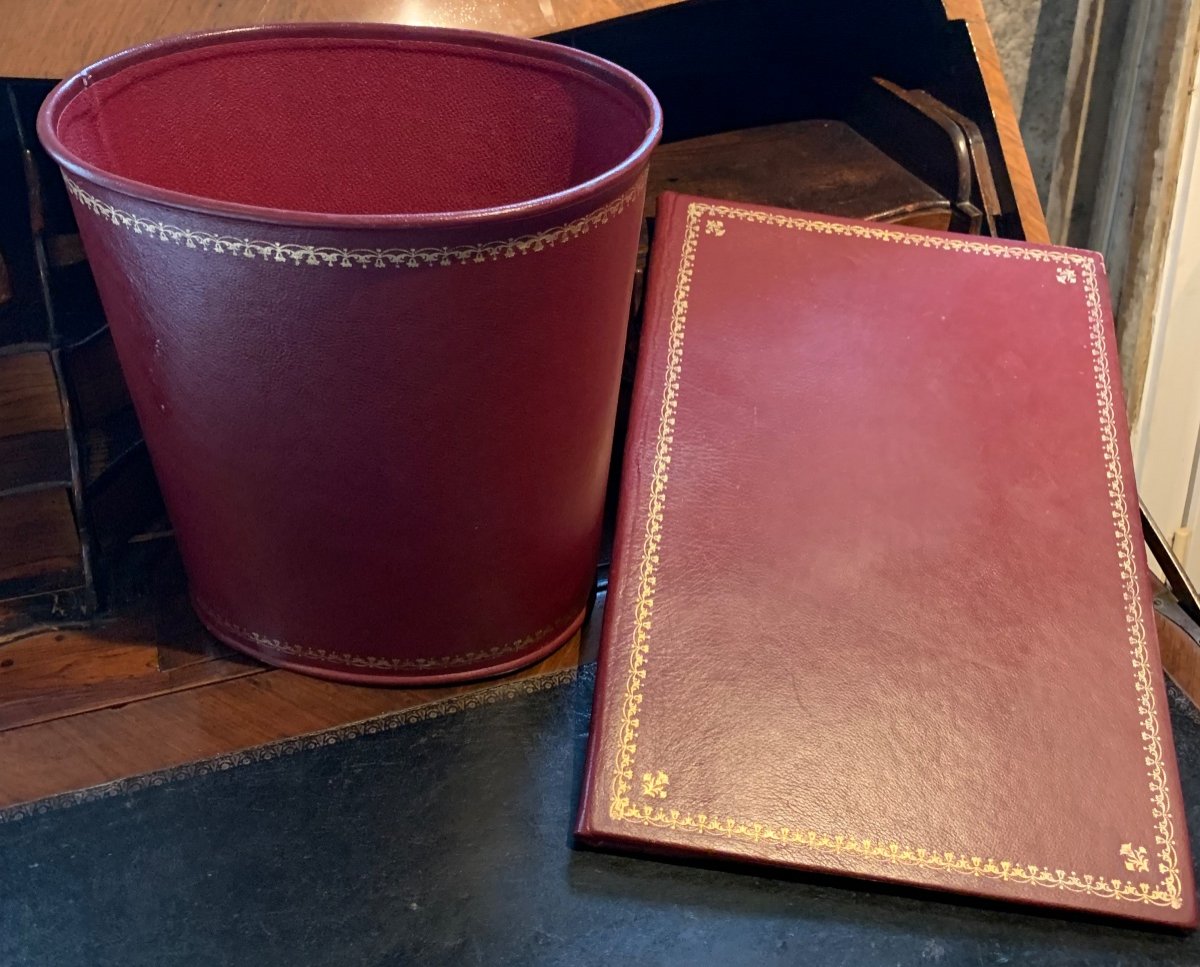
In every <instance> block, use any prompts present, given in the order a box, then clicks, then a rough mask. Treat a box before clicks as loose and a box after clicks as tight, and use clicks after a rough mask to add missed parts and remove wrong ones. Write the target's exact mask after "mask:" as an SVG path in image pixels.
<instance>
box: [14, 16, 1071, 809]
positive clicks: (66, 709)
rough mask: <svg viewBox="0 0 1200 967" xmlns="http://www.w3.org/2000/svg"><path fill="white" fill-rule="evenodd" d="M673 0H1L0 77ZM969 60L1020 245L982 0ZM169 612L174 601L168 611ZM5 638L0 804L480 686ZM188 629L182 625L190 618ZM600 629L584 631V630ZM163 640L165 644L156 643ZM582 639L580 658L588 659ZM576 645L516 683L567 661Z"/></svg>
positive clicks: (133, 644)
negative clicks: (349, 26)
mask: <svg viewBox="0 0 1200 967" xmlns="http://www.w3.org/2000/svg"><path fill="white" fill-rule="evenodd" d="M668 2H669V0H580V2H575V3H568V2H565V0H503V2H497V3H494V4H480V3H477V2H475V0H446V2H440V3H439V2H435V0H393V2H386V0H360V2H350V0H225V2H224V3H221V4H214V3H209V2H204V0H119V2H118V0H74V2H72V0H5V4H4V6H5V9H4V22H5V28H6V29H5V30H4V32H3V34H0V76H2V75H9V76H24V77H42V78H46V77H61V76H65V75H67V74H70V73H72V72H73V71H75V70H77V69H79V68H80V67H82V66H84V65H86V64H88V63H91V62H93V61H94V60H96V59H98V58H100V57H102V56H104V55H106V54H109V53H112V52H115V51H117V50H120V49H123V48H125V47H129V46H132V45H135V44H138V43H141V42H144V41H147V40H150V39H153V38H155V37H160V36H164V35H168V34H172V33H178V32H182V31H187V30H196V29H204V28H216V27H225V26H235V25H240V24H248V23H261V22H268V21H280V20H307V21H316V20H339V19H340V20H382V21H392V22H404V23H420V24H435V25H442V26H463V27H472V28H478V29H487V30H496V31H503V32H508V33H517V34H525V35H537V34H543V33H548V32H551V31H556V30H564V29H567V28H570V27H574V26H580V25H583V24H587V23H590V22H593V21H596V20H599V19H605V18H610V17H614V16H618V15H620V14H624V13H630V12H635V11H639V10H645V9H648V8H651V7H657V6H665V5H666V4H667V3H668ZM944 3H945V7H946V10H947V15H948V17H949V18H951V19H961V20H963V21H964V22H965V23H966V25H967V28H968V31H969V34H970V38H971V41H972V44H973V47H974V50H975V53H976V56H977V58H978V61H979V64H980V67H981V71H982V74H983V78H984V83H985V87H986V90H987V95H988V100H989V103H990V106H991V109H992V111H993V114H994V117H995V122H996V127H997V130H998V133H999V136H1000V141H1001V147H1002V150H1003V152H1004V157H1005V161H1006V165H1007V168H1008V171H1009V174H1010V177H1011V180H1012V184H1013V189H1014V194H1015V197H1016V200H1017V208H1018V212H1019V215H1020V218H1021V222H1022V226H1023V228H1024V232H1025V235H1026V237H1027V238H1029V239H1031V240H1035V241H1046V240H1047V235H1046V228H1045V221H1044V219H1043V217H1042V212H1041V207H1040V205H1039V203H1038V198H1037V194H1036V191H1035V189H1034V183H1033V178H1032V174H1031V173H1030V170H1029V164H1028V161H1027V159H1026V156H1025V151H1024V147H1023V145H1022V143H1021V139H1020V134H1019V131H1018V128H1017V123H1016V117H1015V113H1014V111H1013V107H1012V103H1011V100H1010V98H1009V94H1008V89H1007V86H1006V84H1005V82H1004V78H1003V74H1002V71H1001V69H1000V64H999V59H998V56H997V54H996V50H995V46H994V44H993V43H992V38H991V34H990V32H989V30H988V27H987V22H986V20H985V19H984V16H983V10H982V7H981V5H980V0H944ZM172 609H174V610H172ZM122 620H124V619H122V618H121V617H120V616H117V617H115V618H110V619H107V620H106V621H103V622H101V623H99V624H98V625H96V626H94V627H89V628H87V629H79V630H69V629H66V630H60V629H56V630H53V631H42V632H40V633H35V634H26V635H25V636H24V637H23V638H21V639H20V640H15V641H12V640H10V641H8V642H2V641H0V645H2V646H3V647H0V760H2V761H4V762H5V763H6V767H5V769H4V770H2V771H0V807H3V806H5V805H11V804H14V803H18V802H23V801H28V800H30V799H34V798H40V797H43V796H48V795H52V794H54V793H58V792H63V791H66V790H74V789H79V788H82V787H85V786H89V785H95V784H98V783H102V782H106V781H110V780H113V779H118V778H121V777H125V776H131V775H137V774H140V773H144V772H147V771H150V770H155V769H162V768H169V767H172V766H177V765H181V764H184V763H187V762H191V761H195V760H197V759H202V758H207V757H210V756H214V755H218V754H221V753H225V752H231V751H236V750H240V749H244V748H247V747H250V746H253V745H257V744H261V743H264V742H269V741H274V740H277V739H281V738H287V737H290V736H294V735H299V734H302V733H306V732H312V731H320V730H323V729H327V728H332V727H335V726H337V725H341V724H344V723H346V722H351V721H356V720H359V719H363V718H368V717H371V716H375V715H379V714H384V713H387V712H393V711H397V710H402V709H408V708H413V707H417V706H420V705H422V704H426V703H429V702H431V701H433V700H435V699H438V698H443V697H446V696H448V695H468V694H470V693H471V691H472V689H473V688H477V687H478V686H460V687H457V688H452V689H446V688H440V689H403V690H401V689H388V690H385V689H372V688H363V687H355V686H347V685H335V684H332V683H328V682H321V681H317V680H314V679H309V678H305V677H303V676H299V675H296V674H293V673H290V672H286V671H281V670H278V669H271V668H266V667H264V666H261V665H258V664H255V663H253V662H250V661H248V660H246V659H242V658H240V657H239V656H236V655H234V654H233V653H231V652H229V651H228V650H227V649H224V648H222V647H220V646H218V645H216V644H215V643H213V642H212V641H211V639H208V638H207V636H205V635H204V634H203V632H202V631H201V630H200V629H199V626H198V625H196V624H195V619H194V617H193V616H191V615H190V612H189V611H188V610H187V609H186V606H181V599H179V598H178V597H176V598H174V599H167V600H166V601H165V610H164V612H163V613H162V614H159V615H154V616H151V619H150V620H149V622H148V623H146V616H145V615H143V616H141V618H139V619H137V620H139V621H142V624H140V625H138V626H136V627H133V626H129V625H128V623H126V624H124V625H123V624H122ZM189 621H190V622H191V624H190V625H189V624H188V622H189ZM596 628H597V623H596V622H595V621H593V622H591V623H590V624H589V625H588V627H587V631H588V632H589V633H590V634H591V635H592V636H593V637H594V635H595V634H596ZM164 641H169V642H171V644H164V643H163V642H164ZM586 650H587V649H586V646H584V649H583V654H586ZM580 658H581V645H580V643H579V642H578V641H576V642H574V643H572V644H571V645H568V646H567V647H566V648H564V649H563V650H562V651H560V652H559V653H557V654H556V655H554V656H552V657H551V658H550V659H547V660H546V661H545V662H543V663H542V664H541V665H539V666H537V667H536V668H534V669H529V670H527V671H525V672H522V673H520V675H519V676H517V677H528V676H536V675H546V674H551V673H553V672H555V671H557V670H561V669H563V668H565V667H570V666H571V665H573V664H575V663H577V662H578V661H579V660H580Z"/></svg>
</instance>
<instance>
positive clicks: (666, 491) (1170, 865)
mask: <svg viewBox="0 0 1200 967" xmlns="http://www.w3.org/2000/svg"><path fill="white" fill-rule="evenodd" d="M658 223H659V225H658V230H657V238H656V242H655V245H654V250H653V253H652V259H651V269H650V279H649V288H648V300H647V306H646V319H645V331H644V336H643V342H642V356H641V359H640V361H639V370H638V375H637V382H636V389H635V394H634V403H633V409H632V412H631V422H630V432H629V438H628V446H627V450H626V455H625V465H626V470H625V474H624V478H623V484H622V487H623V489H622V493H621V508H620V513H619V519H618V524H617V535H616V547H615V558H614V563H613V573H612V581H611V585H610V592H609V603H608V608H607V614H606V616H605V627H604V633H603V642H602V646H601V647H602V652H601V660H600V670H599V680H598V686H597V698H596V708H595V716H594V719H593V728H592V736H591V743H590V748H589V760H588V772H587V779H586V784H585V785H586V788H585V792H584V801H583V807H582V815H581V819H580V823H579V834H580V836H581V837H582V838H583V839H584V840H586V841H590V842H592V843H595V844H601V845H608V846H616V847H622V848H630V849H644V850H652V851H659V852H665V853H679V854H692V855H696V854H700V855H704V856H711V857H716V858H722V859H734V860H743V861H751V862H757V863H769V864H775V865H780V866H787V867H795V868H799V869H804V870H816V871H825V872H830V873H837V874H845V875H850V876H856V877H864V878H869V879H876V880H889V881H895V882H901V883H907V884H914V885H918V886H921V887H929V888H935V889H943V890H951V891H956V892H961V893H968V894H975V895H979V896H985V897H994V898H999V899H1005V900H1014V901H1022V902H1027V903H1034V904H1041V905H1046V906H1057V907H1069V908H1073V909H1077V910H1084V911H1089V912H1094V913H1100V914H1112V915H1118V916H1126V917H1132V918H1138V919H1144V920H1152V921H1158V922H1163V923H1170V924H1175V925H1189V926H1191V925H1194V924H1195V921H1196V909H1195V890H1194V886H1193V880H1192V872H1191V856H1190V851H1189V848H1188V841H1187V830H1186V827H1185V823H1184V818H1183V816H1184V814H1183V804H1182V802H1181V800H1180V788H1179V778H1178V774H1177V771H1176V765H1175V756H1174V750H1173V746H1172V739H1171V731H1170V724H1169V722H1168V719H1167V708H1166V697H1165V693H1164V690H1163V676H1162V669H1161V665H1160V660H1159V653H1158V644H1157V641H1156V639H1155V636H1154V623H1153V620H1152V612H1151V603H1150V594H1149V586H1148V581H1147V575H1146V568H1145V561H1144V555H1143V547H1142V542H1141V538H1140V536H1139V533H1138V530H1137V524H1136V513H1137V497H1136V495H1135V493H1134V484H1133V472H1132V468H1131V464H1130V457H1129V447H1128V429H1127V425H1126V419H1125V407H1124V402H1123V400H1122V396H1121V389H1120V385H1119V375H1118V362H1117V356H1116V352H1115V349H1114V345H1113V344H1114V339H1113V334H1112V329H1111V324H1110V310H1109V303H1108V296H1107V291H1106V283H1105V278H1104V269H1103V265H1102V262H1101V260H1100V258H1099V256H1096V255H1094V254H1092V253H1088V252H1081V251H1075V250H1068V249H1056V248H1050V247H1046V246H1035V245H1029V244H1024V243H1016V242H999V241H994V240H988V241H978V240H972V239H970V238H966V237H963V236H955V235H949V234H941V233H934V232H922V231H918V230H911V229H903V230H901V229H896V228H893V227H882V226H879V225H873V224H870V223H865V222H853V221H847V220H839V219H835V218H828V217H822V216H809V215H802V214H797V213H794V212H788V211H783V210H779V209H770V208H759V207H752V206H748V205H741V204H726V203H721V202H715V201H706V200H702V199H698V198H692V197H686V196H681V195H666V196H664V198H663V199H662V200H661V201H660V203H659V217H658Z"/></svg>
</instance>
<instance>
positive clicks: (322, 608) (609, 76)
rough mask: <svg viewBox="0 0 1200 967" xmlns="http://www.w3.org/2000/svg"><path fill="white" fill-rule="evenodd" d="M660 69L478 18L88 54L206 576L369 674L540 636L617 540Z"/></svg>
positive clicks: (99, 187) (308, 28)
mask: <svg viewBox="0 0 1200 967" xmlns="http://www.w3.org/2000/svg"><path fill="white" fill-rule="evenodd" d="M660 129H661V115H660V111H659V108H658V105H657V103H656V101H655V99H654V97H653V95H652V94H651V93H650V91H649V90H648V89H647V88H646V87H645V85H644V84H642V83H641V82H640V81H639V80H637V79H636V78H635V77H633V76H632V75H630V74H629V73H627V72H625V71H624V70H621V69H620V68H618V67H616V66H614V65H612V64H609V63H607V62H605V61H603V60H600V59H599V58H596V57H593V56H590V55H587V54H583V53H580V52H578V51H574V50H570V49H567V48H563V47H559V46H556V45H552V44H546V43H541V42H537V41H531V40H523V39H514V38H507V37H499V36H492V35H487V34H481V33H474V32H468V31H458V30H435V29H427V28H413V27H398V26H384V25H361V24H358V25H350V24H338V25H330V24H323V25H280V26H269V27H258V28H249V29H239V30H228V31H220V32H215V33H205V34H193V35H189V36H185V37H179V38H172V39H169V40H164V41H160V42H156V43H152V44H149V45H146V46H144V47H139V48H136V49H134V50H130V51H127V52H125V53H121V54H117V55H115V56H113V57H109V58H107V59H106V60H103V61H100V62H99V63H97V64H95V65H93V66H92V67H89V68H87V69H86V70H84V71H82V72H80V73H79V74H78V75H76V76H75V77H72V78H70V79H69V80H67V81H65V82H63V83H62V84H61V85H59V87H58V88H56V89H55V91H54V92H53V93H52V94H51V96H50V97H49V99H48V100H47V102H46V104H45V105H44V106H43V108H42V112H41V115H40V117H39V119H38V132H39V135H40V137H41V139H42V142H43V144H44V145H45V146H46V148H47V150H48V151H49V152H50V153H51V154H52V155H53V156H54V158H55V159H56V160H57V161H58V163H59V164H60V165H61V167H62V169H63V174H64V177H65V179H66V185H67V189H68V191H69V193H70V196H71V199H72V204H73V206H74V209H75V214H76V217H77V219H78V221H79V228H80V233H81V235H82V238H83V242H84V246H85V249H86V251H87V254H88V258H89V260H90V262H91V265H92V269H93V271H94V274H95V277H96V282H97V285H98V287H99V290H100V295H101V298H102V301H103V303H104V307H105V311H106V313H107V315H108V318H109V322H110V325H111V327H112V332H113V337H114V340H115V342H116V346H117V350H118V354H119V357H120V362H121V366H122V369H123V371H124V373H125V376H126V379H127V381H128V383H129V387H130V391H131V393H132V395H133V400H134V404H135V406H136V409H137V413H138V417H139V419H140V420H141V424H142V429H143V432H144V434H145V437H146V442H147V445H148V447H149V450H150V454H151V457H152V459H153V462H154V467H155V470H156V472H157V474H158V477H159V481H160V483H161V485H162V490H163V494H164V497H165V499H166V503H167V509H168V512H169V514H170V516H171V520H172V523H173V525H174V528H175V532H176V534H177V536H178V540H179V546H180V550H181V553H182V555H183V560H184V565H185V568H186V570H187V574H188V580H189V586H190V590H191V595H192V599H193V601H194V603H195V606H196V609H197V611H198V613H199V614H200V616H201V618H202V619H203V621H204V622H205V624H206V625H207V626H208V627H209V628H210V629H211V630H212V632H213V633H214V634H216V635H217V636H218V637H219V638H222V639H223V640H225V641H227V642H229V643H230V644H232V645H234V646H236V647H237V648H240V649H242V650H243V651H246V652H249V653H250V654H253V655H256V656H258V657H259V658H261V659H263V660H265V661H267V662H270V663H272V664H276V665H283V666H287V667H292V668H296V669H300V670H303V671H307V672H311V673H313V674H316V675H322V676H326V677H329V678H338V679H345V680H351V681H376V682H378V681H383V682H396V683H404V682H417V681H421V682H444V681H452V680H458V679H467V678H474V677H480V676H484V675H491V674H496V673H499V672H503V671H506V670H509V669H512V668H516V667H518V666H520V665H524V664H528V663H530V662H533V661H535V660H536V659H538V658H540V657H542V656H543V655H545V654H547V653H548V652H549V651H551V650H552V649H554V648H555V647H557V646H558V645H559V644H561V643H562V642H563V641H565V640H566V639H567V638H569V636H570V635H571V634H572V633H573V632H574V631H575V630H576V629H577V628H578V626H579V624H580V623H581V621H582V616H583V611H584V607H585V604H586V601H587V598H588V594H589V590H590V586H591V582H592V576H593V570H594V565H595V554H596V548H597V544H598V539H599V530H600V516H601V508H602V503H603V496H604V486H605V480H606V471H607V466H608V461H609V451H610V441H611V437H612V429H613V419H614V413H615V409H616V399H617V386H618V381H619V375H620V373H619V370H620V365H621V357H622V352H623V343H624V335H625V324H626V317H627V312H628V305H629V294H630V288H631V285H632V278H633V271H634V260H635V253H636V247H637V241H638V235H639V229H640V223H641V210H642V196H643V191H644V185H645V168H646V163H647V160H648V156H649V153H650V151H651V149H652V148H653V147H654V144H655V143H656V141H657V139H658V137H659V133H660Z"/></svg>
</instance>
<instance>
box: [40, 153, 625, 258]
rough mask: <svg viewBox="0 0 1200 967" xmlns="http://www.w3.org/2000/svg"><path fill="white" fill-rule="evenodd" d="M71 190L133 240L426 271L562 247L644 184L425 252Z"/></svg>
mask: <svg viewBox="0 0 1200 967" xmlns="http://www.w3.org/2000/svg"><path fill="white" fill-rule="evenodd" d="M63 181H65V182H66V185H67V191H68V192H70V193H71V195H73V196H74V197H75V199H76V200H77V201H78V202H79V203H80V204H81V205H83V207H84V208H86V209H87V210H88V211H90V212H91V213H92V214H93V215H98V216H99V217H100V218H103V219H105V220H107V221H110V222H112V223H113V224H114V225H116V226H118V227H119V228H124V229H126V230H128V231H131V232H133V233H134V234H135V235H146V236H148V237H150V238H153V239H156V240H158V241H160V242H170V243H173V244H175V245H180V246H183V247H184V248H191V249H197V250H199V251H203V252H213V253H216V254H220V255H236V256H239V257H241V258H248V259H263V260H264V261H267V262H283V263H291V264H292V265H318V266H320V265H324V266H328V267H335V266H336V267H340V268H347V269H348V268H354V267H355V266H358V267H361V268H364V269H388V268H408V269H418V268H421V267H422V266H439V265H461V264H464V263H472V262H495V261H497V260H499V259H509V258H513V257H515V256H518V255H529V254H531V253H533V252H541V251H542V250H543V249H547V248H553V247H555V246H556V245H564V244H566V243H567V242H570V241H572V240H573V239H576V238H579V237H580V236H582V235H586V234H587V233H588V232H590V231H591V230H592V229H594V228H597V227H598V226H600V225H603V224H605V223H606V222H608V220H609V219H611V218H615V217H616V216H617V215H620V214H621V213H622V212H623V211H624V210H625V209H626V208H628V207H629V205H630V204H632V203H634V202H639V201H640V199H641V197H642V190H643V188H644V186H645V182H644V180H639V181H638V182H637V184H635V185H634V186H633V187H632V188H629V189H628V190H627V191H625V192H623V193H622V194H621V195H619V196H618V197H616V198H614V199H613V200H612V201H610V202H609V203H608V204H606V205H603V206H602V207H600V208H597V209H596V210H595V211H593V212H589V213H588V214H587V215H584V216H582V217H581V218H577V219H575V220H574V221H571V222H567V223H566V224H564V225H556V226H554V227H553V228H547V229H545V230H544V231H541V232H537V233H536V234H533V235H520V236H517V237H515V238H505V239H499V240H497V241H492V242H480V243H479V244H476V245H458V246H449V247H440V248H439V247H436V246H432V247H424V248H334V247H330V246H324V245H304V244H301V243H299V242H287V241H278V240H277V241H263V240H260V239H252V238H238V237H236V236H234V235H214V234H213V233H212V232H201V231H197V230H195V229H190V228H181V227H179V226H178V225H172V224H170V223H168V222H159V221H155V220H154V219H151V218H143V217H142V216H141V215H138V214H135V213H134V212H127V211H123V210H122V209H120V208H115V207H114V206H112V205H110V204H109V203H108V202H106V201H102V200H101V199H99V198H97V197H96V196H95V195H93V194H90V193H89V192H88V191H86V190H85V189H83V188H82V187H80V186H79V185H78V184H76V183H75V182H74V181H72V180H71V179H70V178H69V177H67V176H66V175H63Z"/></svg>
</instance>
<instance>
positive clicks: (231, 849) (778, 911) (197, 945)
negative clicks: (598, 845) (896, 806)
mask: <svg viewBox="0 0 1200 967" xmlns="http://www.w3.org/2000/svg"><path fill="white" fill-rule="evenodd" d="M591 686H592V679H591V669H590V667H589V668H585V669H584V670H583V672H581V674H580V676H579V678H578V679H577V680H576V681H573V682H571V681H568V682H565V683H562V684H560V685H558V686H557V687H554V688H551V689H548V690H546V691H541V692H538V693H536V694H532V695H522V696H519V697H515V698H510V699H507V700H505V701H500V702H497V703H496V704H494V705H490V706H487V707H482V708H476V709H472V710H467V711H463V712H460V713H458V714H453V715H447V716H445V717H441V718H437V719H433V720H429V721H424V722H419V723H416V724H407V725H400V726H397V727H396V728H394V729H391V730H389V731H385V732H382V733H380V734H375V735H367V736H364V737H360V738H356V739H353V740H351V741H345V742H341V743H339V744H335V745H327V746H323V747H317V748H306V749H303V750H301V751H298V752H295V753H294V754H291V755H286V756H281V757H278V758H274V759H270V760H268V761H259V762H253V763H251V764H248V765H243V766H239V767H237V768H233V769H231V770H229V771H219V772H215V773H212V774H208V775H202V776H199V777H192V778H186V779H180V780H177V781H174V782H169V783H167V784H166V785H163V786H161V787H158V788H149V789H143V790H141V791H138V792H132V793H127V794H122V795H119V796H114V797H111V798H106V799H101V800H98V801H92V802H87V803H84V804H82V805H77V806H73V807H70V808H66V809H60V810H55V811H52V812H49V813H47V814H45V815H40V816H31V817H28V818H24V819H19V820H16V821H13V822H8V823H4V824H0V965H4V967H17V965H28V964H37V965H54V967H69V965H87V967H103V965H110V964H112V965H122V967H128V965H135V964H147V965H150V964H153V965H156V967H165V965H175V964H186V965H210V964H215V965H226V964H254V965H264V964H286V965H289V967H299V965H310V964H313V965H326V964H328V965H367V964H370V965H374V964H379V965H384V964H388V965H390V964H455V965H458V964H463V965H468V964H486V965H503V964H514V965H529V964H572V965H574V964H597V965H606V967H625V965H630V967H632V965H645V964H680V965H684V964H686V965H693V964H710V963H711V964H720V965H733V964H755V965H758V964H845V965H854V967H867V965H883V964H888V965H895V964H914V965H915V964H920V965H936V964H946V965H951V964H1017V963H1036V964H1039V965H1063V964H1113V965H1116V964H1120V965H1131V964H1195V963H1200V937H1195V936H1194V937H1184V936H1181V935H1176V934H1168V933H1159V932H1151V931H1148V930H1146V929H1144V928H1138V927H1123V926H1115V925H1109V924H1106V923H1099V922H1086V921H1079V920H1067V919H1062V918H1059V917H1056V916H1051V915H1038V914H1030V913H1025V912H1022V911H1018V910H1014V909H1009V908H1000V907H985V906H981V905H978V904H975V903H971V902H967V901H962V902H954V901H949V900H946V899H940V898H934V897H930V896H922V895H916V894H904V893H899V892H886V891H882V890H878V889H866V888H864V887H863V886H862V885H861V884H857V883H850V882H846V883H837V882H833V881H829V880H814V879H801V878H772V877H764V876H757V875H752V874H747V873H742V872H733V871H728V870H718V869H706V868H700V867H690V866H683V865H678V864H670V863H664V862H658V861H654V860H647V859H638V858H633V857H621V856H613V855H606V854H601V853H595V852H584V851H580V850H575V849H572V847H571V824H572V819H573V815H574V807H575V797H576V795H577V785H578V779H579V775H580V767H581V764H582V762H581V757H582V754H583V743H584V737H585V735H586V732H587V725H588V714H589V708H590V699H591ZM1172 705H1173V708H1172V712H1173V720H1174V725H1175V730H1176V736H1177V741H1178V745H1179V751H1180V760H1181V766H1182V771H1183V782H1184V794H1185V797H1186V800H1187V803H1188V805H1189V809H1188V820H1189V825H1190V827H1191V830H1192V834H1193V839H1194V840H1196V839H1200V837H1197V836H1196V833H1197V831H1198V830H1200V826H1198V821H1200V809H1198V808H1197V807H1198V806H1200V714H1197V712H1196V710H1195V708H1194V707H1193V706H1191V705H1190V704H1189V703H1187V701H1186V699H1183V698H1182V697H1181V696H1180V695H1179V694H1178V693H1174V692H1173V694H1172Z"/></svg>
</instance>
